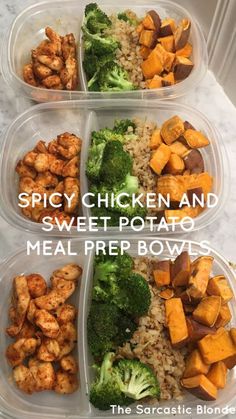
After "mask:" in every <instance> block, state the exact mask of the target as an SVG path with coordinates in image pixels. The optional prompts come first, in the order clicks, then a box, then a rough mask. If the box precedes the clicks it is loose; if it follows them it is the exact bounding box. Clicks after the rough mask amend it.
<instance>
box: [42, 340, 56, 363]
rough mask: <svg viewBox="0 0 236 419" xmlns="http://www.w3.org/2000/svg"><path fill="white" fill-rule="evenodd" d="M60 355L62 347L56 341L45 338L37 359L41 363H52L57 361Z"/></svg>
mask: <svg viewBox="0 0 236 419" xmlns="http://www.w3.org/2000/svg"><path fill="white" fill-rule="evenodd" d="M59 354H60V346H59V343H58V342H57V340H56V339H50V338H46V337H44V338H43V339H42V343H41V345H40V347H39V348H38V351H37V358H38V359H39V360H40V361H45V362H52V361H55V360H56V359H57V357H58V356H59Z"/></svg>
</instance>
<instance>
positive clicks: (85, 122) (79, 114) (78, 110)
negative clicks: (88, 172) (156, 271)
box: [0, 99, 229, 237]
mask: <svg viewBox="0 0 236 419" xmlns="http://www.w3.org/2000/svg"><path fill="white" fill-rule="evenodd" d="M176 114H177V115H179V116H180V117H181V118H183V120H187V121H189V122H190V123H192V124H193V125H194V126H195V127H196V128H197V129H199V130H201V131H202V132H203V133H205V134H206V136H207V137H208V138H209V139H210V146H208V147H207V148H206V149H202V154H203V158H204V161H205V168H206V171H209V173H210V174H211V175H212V176H213V178H214V185H213V192H214V193H215V194H216V195H217V196H218V197H219V201H218V205H217V206H216V207H214V208H207V209H205V210H204V211H203V212H202V214H201V215H199V216H198V217H197V218H195V219H194V221H195V226H194V229H195V230H199V229H202V228H205V227H206V226H207V225H208V224H210V223H213V222H215V220H216V218H217V217H218V216H219V214H220V213H221V210H222V208H223V206H224V203H225V200H226V198H227V195H228V189H229V186H228V185H229V182H228V181H227V179H228V170H229V164H228V160H227V156H226V151H225V148H224V144H223V142H222V140H221V137H220V135H219V133H218V132H217V131H216V130H215V128H214V127H213V125H212V124H211V123H210V122H209V121H208V120H207V118H206V117H205V116H204V115H203V114H201V113H200V112H198V111H197V110H195V109H193V108H191V107H189V106H187V105H184V104H180V103H172V102H170V101H168V102H164V101H149V100H146V101H139V100H132V99H131V100H129V99H126V100H123V99H122V100H112V101H110V100H104V101H101V100H94V101H87V100H85V101H75V102H74V101H73V102H72V101H67V102H57V103H47V104H40V105H37V106H34V107H32V108H31V109H29V110H27V111H26V112H24V113H23V114H22V115H21V116H19V117H18V118H17V119H16V120H15V121H14V122H13V123H12V124H11V126H10V127H9V128H8V130H7V132H6V133H5V136H4V139H3V143H2V153H1V160H0V189H1V192H2V196H1V201H0V210H1V213H2V216H3V217H4V218H5V220H6V221H7V222H8V223H9V224H11V225H13V226H14V227H17V228H20V229H22V230H23V231H29V232H32V233H37V234H38V235H42V234H44V235H46V234H49V235H50V236H64V237H68V236H71V237H76V236H77V237H85V236H89V235H91V234H92V235H96V236H104V231H103V229H102V228H98V231H97V232H93V233H89V232H88V231H85V232H78V231H77V229H76V227H72V228H71V231H70V232H67V231H62V232H59V231H58V229H57V227H56V226H55V227H54V229H53V230H52V231H50V232H43V231H42V224H39V223H35V222H33V221H31V220H29V219H28V218H26V217H24V216H23V215H22V213H21V211H20V208H19V207H18V205H17V196H18V175H17V174H16V173H15V166H16V163H17V161H18V160H19V159H20V158H22V157H23V155H24V154H25V153H26V152H27V151H29V150H31V149H32V148H33V147H34V145H35V144H36V142H37V141H38V140H39V139H44V140H46V141H49V140H51V139H53V138H55V137H56V135H58V134H60V133H62V132H65V131H69V132H74V133H75V134H77V135H79V136H81V138H82V139H83V142H82V151H81V163H80V181H81V195H84V194H85V193H86V192H87V191H88V182H87V178H86V176H85V168H86V161H87V157H88V148H89V144H90V137H91V135H90V134H91V131H93V130H94V129H98V128H101V127H105V126H110V127H112V126H113V122H114V120H115V119H116V118H133V117H134V116H139V117H141V118H145V117H147V118H148V119H150V120H154V121H156V122H157V123H158V124H159V125H160V124H162V123H163V122H164V121H165V120H166V119H168V118H170V117H171V116H173V115H176ZM81 212H82V214H83V215H84V216H86V217H87V218H88V217H89V216H90V210H89V209H88V208H86V207H84V208H82V209H81ZM160 233H161V232H160ZM180 233H183V230H182V229H181V226H180V225H176V229H175V232H174V233H172V232H171V231H170V232H169V234H180ZM118 234H128V235H130V234H134V232H133V230H132V229H131V228H130V227H126V228H125V229H123V231H119V229H118V228H117V227H110V228H109V229H108V231H107V233H106V235H107V236H113V235H118ZM136 234H137V233H136ZM139 234H141V233H139ZM142 234H146V235H147V234H150V228H149V227H148V226H147V227H145V229H144V230H142ZM153 234H154V233H153ZM156 234H159V233H156ZM164 234H166V231H165V232H164V233H163V234H162V235H164Z"/></svg>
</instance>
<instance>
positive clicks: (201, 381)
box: [181, 374, 217, 401]
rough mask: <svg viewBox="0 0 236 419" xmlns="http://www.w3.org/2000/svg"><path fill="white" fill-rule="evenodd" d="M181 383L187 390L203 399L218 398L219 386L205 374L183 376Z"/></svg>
mask: <svg viewBox="0 0 236 419" xmlns="http://www.w3.org/2000/svg"><path fill="white" fill-rule="evenodd" d="M181 384H182V386H183V387H184V388H186V390H188V391H189V392H190V393H192V394H193V395H194V396H196V397H198V398H199V399H201V400H208V401H211V400H216V398H217V388H216V386H215V385H214V384H212V382H211V381H210V380H208V378H207V377H206V376H205V375H204V374H199V375H196V376H195V377H189V378H182V380H181Z"/></svg>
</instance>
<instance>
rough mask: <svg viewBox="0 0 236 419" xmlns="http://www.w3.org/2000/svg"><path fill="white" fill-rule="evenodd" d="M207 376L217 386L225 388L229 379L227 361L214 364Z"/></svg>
mask: <svg viewBox="0 0 236 419" xmlns="http://www.w3.org/2000/svg"><path fill="white" fill-rule="evenodd" d="M207 378H208V380H210V381H211V382H212V384H214V385H215V386H216V388H225V386H226V379H227V367H226V365H225V363H224V362H223V361H219V362H216V363H215V364H213V365H212V366H211V368H210V371H209V372H208V374H207Z"/></svg>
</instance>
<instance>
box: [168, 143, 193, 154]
mask: <svg viewBox="0 0 236 419" xmlns="http://www.w3.org/2000/svg"><path fill="white" fill-rule="evenodd" d="M170 149H171V152H172V153H175V154H178V156H180V157H183V156H184V155H185V154H186V153H187V152H188V150H189V148H188V146H187V145H186V144H184V143H183V142H182V141H181V140H180V139H179V140H177V141H175V142H174V143H172V144H171V145H170Z"/></svg>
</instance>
